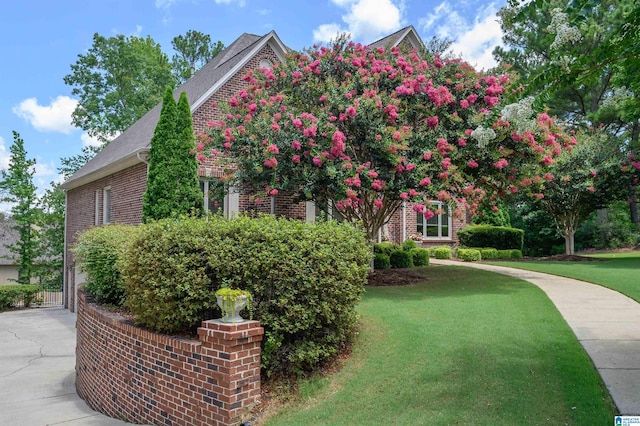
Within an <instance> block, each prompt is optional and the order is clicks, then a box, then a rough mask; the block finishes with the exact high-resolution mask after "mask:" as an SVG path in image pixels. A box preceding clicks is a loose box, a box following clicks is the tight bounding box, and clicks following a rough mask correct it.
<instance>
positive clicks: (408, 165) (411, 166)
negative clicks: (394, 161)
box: [405, 163, 416, 172]
mask: <svg viewBox="0 0 640 426" xmlns="http://www.w3.org/2000/svg"><path fill="white" fill-rule="evenodd" d="M415 168H416V165H415V164H413V163H409V164H407V165H406V166H405V170H406V171H408V172H410V171H411V170H414V169H415Z"/></svg>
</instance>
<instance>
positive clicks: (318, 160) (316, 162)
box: [311, 155, 322, 167]
mask: <svg viewBox="0 0 640 426" xmlns="http://www.w3.org/2000/svg"><path fill="white" fill-rule="evenodd" d="M311 162H312V163H313V165H314V166H316V167H322V158H320V157H318V156H317V155H316V156H314V157H313V160H311Z"/></svg>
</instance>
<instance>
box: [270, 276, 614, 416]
mask: <svg viewBox="0 0 640 426" xmlns="http://www.w3.org/2000/svg"><path fill="white" fill-rule="evenodd" d="M424 270H425V271H426V275H427V276H428V282H425V283H423V284H418V285H412V286H405V287H378V288H368V289H367V292H366V294H365V297H364V299H363V301H362V303H361V304H360V306H359V311H360V313H361V315H362V323H363V325H362V329H361V332H360V335H359V337H358V339H357V340H356V343H355V344H354V348H353V354H352V356H351V358H350V359H349V360H348V361H347V362H346V363H345V366H344V368H343V369H342V370H341V371H340V372H338V373H337V374H335V375H332V376H329V377H323V378H319V379H314V380H310V381H307V382H304V383H303V384H302V385H301V389H300V392H301V397H300V401H299V402H298V403H297V404H294V405H293V406H287V407H286V408H284V409H282V410H280V411H279V412H278V414H277V415H276V416H275V417H272V418H271V419H270V420H269V421H268V422H266V423H265V424H268V425H445V424H480V425H496V424H505V425H506V424H508V425H512V424H522V425H524V424H526V425H549V424H569V425H585V424H589V425H599V424H602V425H608V424H611V421H612V419H613V415H614V409H613V404H612V402H611V400H610V398H609V396H608V393H607V392H606V390H605V388H604V385H603V384H602V382H601V379H600V377H599V375H598V373H597V372H596V370H595V369H594V367H593V365H592V363H591V361H590V360H589V358H588V356H587V355H586V353H585V352H584V350H583V349H582V347H581V346H580V344H579V342H578V341H577V339H576V338H575V336H574V335H573V333H572V332H571V330H570V329H569V327H568V326H567V324H566V323H565V321H564V320H563V319H562V318H561V316H560V314H559V313H558V312H557V310H556V309H555V307H554V306H553V304H552V303H551V301H549V299H548V298H547V297H546V296H545V295H544V293H543V292H542V291H541V290H539V289H538V288H537V287H535V286H533V285H531V284H529V283H527V282H524V281H521V280H517V279H514V278H510V277H507V276H503V275H498V274H493V273H489V272H485V271H479V270H471V269H468V268H464V267H457V266H456V267H444V266H442V267H437V268H426V269H424Z"/></svg>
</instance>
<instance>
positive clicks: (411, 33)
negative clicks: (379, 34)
mask: <svg viewBox="0 0 640 426" xmlns="http://www.w3.org/2000/svg"><path fill="white" fill-rule="evenodd" d="M404 40H407V41H409V43H411V45H412V46H413V47H414V48H416V49H420V48H422V47H424V44H423V43H422V39H421V38H420V36H419V35H418V32H417V31H416V29H415V28H414V27H413V25H409V26H408V27H404V28H402V29H400V30H398V31H396V32H395V33H393V34H390V35H388V36H386V37H383V38H381V39H380V40H378V41H374V42H373V43H371V44H370V45H369V47H373V48H378V47H384V48H385V49H386V48H391V47H396V46H398V45H399V44H400V43H402V42H403V41H404Z"/></svg>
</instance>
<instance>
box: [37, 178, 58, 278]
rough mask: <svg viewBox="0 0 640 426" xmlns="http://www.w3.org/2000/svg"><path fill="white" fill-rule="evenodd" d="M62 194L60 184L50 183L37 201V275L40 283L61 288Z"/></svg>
mask: <svg viewBox="0 0 640 426" xmlns="http://www.w3.org/2000/svg"><path fill="white" fill-rule="evenodd" d="M64 205H65V197H64V192H63V191H62V189H61V188H60V184H58V183H55V182H51V184H50V188H49V189H47V191H46V192H45V193H44V195H43V196H42V198H41V199H40V201H39V210H40V212H41V214H40V218H39V220H38V226H39V227H40V230H41V237H40V241H39V247H38V257H39V259H38V260H39V261H38V269H37V275H38V276H39V277H40V282H41V283H43V284H45V285H48V286H51V287H55V288H57V289H61V288H62V280H63V256H64V214H65V210H64Z"/></svg>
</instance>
